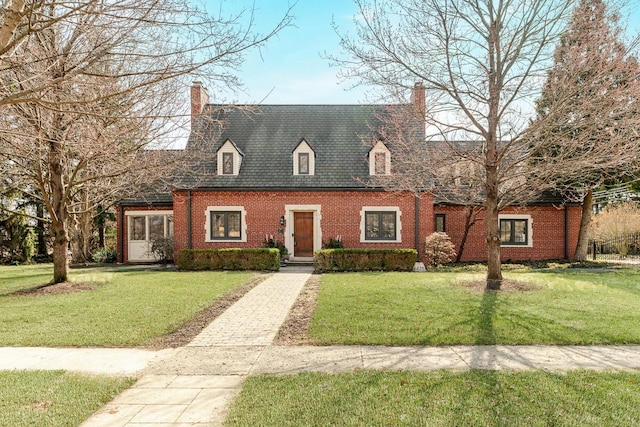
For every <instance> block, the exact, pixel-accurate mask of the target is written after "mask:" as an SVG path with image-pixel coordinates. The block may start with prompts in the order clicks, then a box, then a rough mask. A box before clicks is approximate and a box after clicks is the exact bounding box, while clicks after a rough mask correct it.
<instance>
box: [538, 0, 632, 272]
mask: <svg viewBox="0 0 640 427" xmlns="http://www.w3.org/2000/svg"><path fill="white" fill-rule="evenodd" d="M621 35H622V30H621V28H620V26H619V23H618V17H617V15H616V14H612V13H608V12H607V10H606V5H605V3H604V2H603V1H602V0H581V2H580V5H579V7H578V8H577V9H576V10H575V12H574V14H573V17H572V20H571V25H570V28H569V30H568V31H567V32H566V33H565V34H564V35H563V36H562V38H561V42H560V44H559V46H558V47H557V49H556V52H555V55H554V66H553V67H552V69H551V70H550V71H549V74H548V76H547V80H546V82H545V84H544V87H543V91H542V95H541V97H540V98H539V99H538V101H537V103H536V112H537V120H536V121H535V122H534V123H532V126H531V128H532V133H533V134H534V135H535V138H536V139H537V140H538V141H540V140H543V141H546V142H545V143H543V144H542V145H541V144H539V143H537V144H536V146H537V147H538V148H537V149H538V150H540V151H539V152H538V153H537V155H536V156H534V159H533V161H534V162H536V163H538V164H546V165H547V166H551V167H552V168H554V166H555V165H557V168H555V169H556V172H555V174H554V175H552V176H551V179H552V180H553V181H554V183H555V186H556V189H557V190H559V191H562V192H564V193H565V194H567V195H570V196H572V197H574V198H575V199H576V200H580V201H582V203H583V209H582V219H581V223H580V232H579V237H578V247H577V249H576V254H575V258H576V259H578V260H584V259H585V258H586V252H587V243H588V234H587V231H588V226H589V222H590V220H591V211H592V202H593V198H592V197H593V189H595V188H597V187H599V186H601V185H603V184H608V183H612V182H616V181H620V180H624V179H625V177H628V176H631V175H632V174H634V172H635V171H636V170H637V167H638V162H637V158H638V157H637V156H638V153H639V152H640V148H639V147H638V144H639V142H640V141H638V139H639V138H638V136H639V133H638V128H639V125H638V123H639V122H638V117H639V116H638V113H639V112H640V83H639V79H640V67H639V66H638V61H637V59H636V58H635V57H633V56H632V55H630V54H629V51H628V49H627V47H626V46H625V44H624V43H623V42H622V41H621V38H622V37H621ZM566 165H568V166H569V167H565V166H566Z"/></svg>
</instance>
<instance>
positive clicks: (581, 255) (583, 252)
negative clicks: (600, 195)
mask: <svg viewBox="0 0 640 427" xmlns="http://www.w3.org/2000/svg"><path fill="white" fill-rule="evenodd" d="M592 209H593V190H589V191H588V192H587V194H586V195H585V196H584V201H583V202H582V216H581V218H580V231H579V232H578V244H577V245H576V254H575V255H574V257H573V259H574V260H576V261H584V260H586V259H587V250H588V249H589V224H590V223H591V211H592Z"/></svg>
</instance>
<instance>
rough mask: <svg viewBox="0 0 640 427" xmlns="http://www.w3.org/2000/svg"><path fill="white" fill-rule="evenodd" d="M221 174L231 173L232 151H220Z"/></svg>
mask: <svg viewBox="0 0 640 427" xmlns="http://www.w3.org/2000/svg"><path fill="white" fill-rule="evenodd" d="M222 174H223V175H233V153H222Z"/></svg>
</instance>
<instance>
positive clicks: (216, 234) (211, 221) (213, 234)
mask: <svg viewBox="0 0 640 427" xmlns="http://www.w3.org/2000/svg"><path fill="white" fill-rule="evenodd" d="M206 215H207V218H206V221H205V230H206V232H207V234H206V238H205V241H207V242H246V241H247V225H246V219H245V216H246V212H245V210H244V208H243V207H242V206H209V207H208V208H207V211H206Z"/></svg>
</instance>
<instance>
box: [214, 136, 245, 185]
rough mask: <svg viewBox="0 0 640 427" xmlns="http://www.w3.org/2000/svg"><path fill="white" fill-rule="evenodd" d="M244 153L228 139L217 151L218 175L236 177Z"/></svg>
mask: <svg viewBox="0 0 640 427" xmlns="http://www.w3.org/2000/svg"><path fill="white" fill-rule="evenodd" d="M243 157H244V153H243V152H242V150H240V149H239V148H238V146H237V145H236V144H234V143H233V141H231V140H230V139H227V140H226V141H225V143H224V144H222V147H220V148H219V149H218V153H217V158H218V175H232V176H233V175H238V173H239V172H240V165H241V163H242V158H243Z"/></svg>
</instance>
